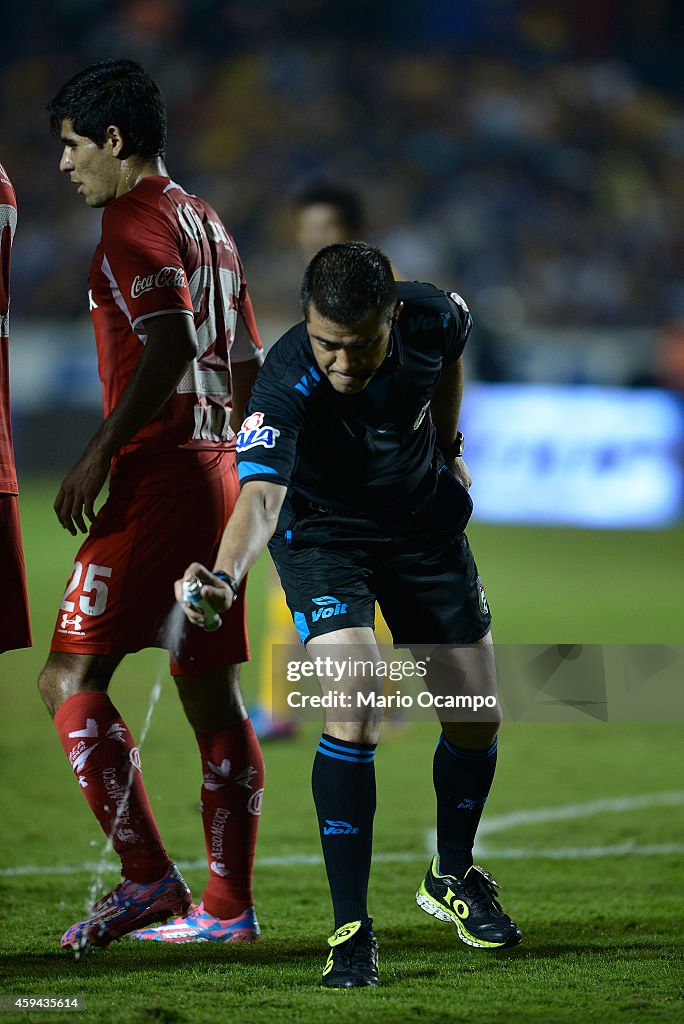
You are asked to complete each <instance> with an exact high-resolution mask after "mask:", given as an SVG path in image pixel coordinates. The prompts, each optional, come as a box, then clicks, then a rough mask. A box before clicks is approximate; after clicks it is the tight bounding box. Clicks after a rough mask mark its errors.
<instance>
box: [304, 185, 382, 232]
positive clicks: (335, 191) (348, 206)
mask: <svg viewBox="0 0 684 1024" xmlns="http://www.w3.org/2000/svg"><path fill="white" fill-rule="evenodd" d="M318 204H323V205H324V206H332V207H334V209H335V210H337V215H338V217H339V219H340V220H341V222H342V224H343V225H344V227H345V229H346V230H347V231H348V232H349V234H350V235H351V236H352V237H354V236H357V237H358V236H359V235H360V234H361V232H362V230H363V226H364V222H365V217H364V211H363V205H362V203H361V199H360V198H359V196H358V195H357V194H356V192H352V190H351V189H349V188H344V187H342V186H340V185H333V184H330V183H329V182H326V181H317V182H314V183H313V184H310V185H307V186H306V188H303V189H301V190H300V191H299V192H298V193H297V194H296V195H295V197H294V202H293V205H294V209H295V211H296V212H298V211H300V210H305V209H306V208H307V206H316V205H318Z"/></svg>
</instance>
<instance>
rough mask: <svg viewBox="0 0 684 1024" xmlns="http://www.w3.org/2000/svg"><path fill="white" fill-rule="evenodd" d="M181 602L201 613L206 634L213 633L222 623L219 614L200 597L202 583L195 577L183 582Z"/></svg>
mask: <svg viewBox="0 0 684 1024" xmlns="http://www.w3.org/2000/svg"><path fill="white" fill-rule="evenodd" d="M183 601H184V602H185V603H186V604H191V605H192V606H193V608H199V610H200V611H201V612H203V614H204V628H205V629H206V631H207V632H208V633H213V632H214V630H215V629H218V628H219V626H220V625H221V623H222V622H223V619H222V618H221V616H220V615H219V613H218V612H217V611H214V609H213V608H212V607H211V605H210V604H209V602H208V601H206V600H205V599H204V598H203V597H202V583H201V581H200V580H198V579H197V577H196V576H193V577H192V579H191V580H183Z"/></svg>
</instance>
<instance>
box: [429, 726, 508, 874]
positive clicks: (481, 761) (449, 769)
mask: <svg viewBox="0 0 684 1024" xmlns="http://www.w3.org/2000/svg"><path fill="white" fill-rule="evenodd" d="M496 751H497V741H496V740H494V742H493V743H492V745H491V746H490V747H488V748H487V749H486V750H466V749H464V748H462V747H455V746H453V745H452V744H451V743H449V742H448V740H447V739H446V738H445V736H444V734H442V736H441V737H440V740H439V743H438V744H437V749H436V750H435V757H434V761H433V781H434V785H435V794H436V796H437V852H438V853H439V870H440V871H441V873H442V874H445V875H447V874H448V875H456V876H457V877H459V878H463V877H464V875H465V873H466V871H467V870H468V868H469V867H471V865H472V863H473V844H474V842H475V833H476V832H477V826H478V825H479V824H480V818H481V817H482V811H483V809H484V805H485V803H486V801H487V797H488V795H489V790H490V789H491V786H492V780H493V779H494V770H495V768H496Z"/></svg>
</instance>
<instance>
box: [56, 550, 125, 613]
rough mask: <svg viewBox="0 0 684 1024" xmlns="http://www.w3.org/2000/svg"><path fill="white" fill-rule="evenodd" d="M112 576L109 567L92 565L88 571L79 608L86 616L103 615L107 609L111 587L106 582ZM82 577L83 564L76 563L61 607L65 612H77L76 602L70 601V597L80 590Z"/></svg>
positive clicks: (79, 600)
mask: <svg viewBox="0 0 684 1024" xmlns="http://www.w3.org/2000/svg"><path fill="white" fill-rule="evenodd" d="M111 575H112V570H111V569H110V568H109V567H108V566H106V565H95V564H94V563H93V562H91V563H90V565H89V566H88V568H87V569H86V572H85V579H84V580H83V586H82V587H81V588H80V589H81V596H80V597H79V599H78V607H79V608H80V610H81V611H82V612H83V614H84V615H102V613H103V611H104V610H105V608H106V607H107V598H108V597H109V587H108V586H107V584H106V583H105V582H104V581H105V579H109V578H110V576H111ZM82 577H83V565H82V564H81V562H74V568H73V572H72V573H71V577H70V579H69V582H68V584H67V588H66V590H65V591H64V597H63V598H62V603H61V605H60V608H61V610H62V611H63V612H73V611H75V610H76V603H75V601H70V600H69V597H70V595H71V594H73V593H74V591H75V590H78V589H79V585H80V583H81V578H82Z"/></svg>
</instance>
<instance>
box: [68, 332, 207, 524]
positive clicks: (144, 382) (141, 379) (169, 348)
mask: <svg viewBox="0 0 684 1024" xmlns="http://www.w3.org/2000/svg"><path fill="white" fill-rule="evenodd" d="M144 330H145V334H146V336H147V340H146V343H145V348H144V350H143V353H142V355H141V357H140V361H139V363H138V365H137V367H136V370H135V373H134V374H133V376H132V377H131V379H130V381H129V382H128V385H127V387H126V390H125V391H124V393H123V395H122V396H121V399H120V401H119V403H118V405H117V406H116V408H115V409H114V410H113V411H112V412H111V413H110V415H109V416H108V417H107V419H106V420H105V421H104V423H103V424H102V426H101V427H100V429H99V430H98V431H97V433H96V434H95V435H94V436H93V438H92V439H91V441H90V443H89V444H88V447H87V448H86V450H85V452H84V453H83V455H82V456H81V458H80V459H79V460H78V462H77V463H76V465H75V466H74V467H73V469H72V470H71V471H70V472H69V473H68V474H67V476H66V477H65V478H64V480H63V482H62V486H61V487H60V489H59V493H58V495H57V498H56V499H55V505H54V508H55V512H56V514H57V518H58V519H59V521H60V523H61V524H62V526H63V527H64V529H65V530H68V531H69V533H70V534H72V535H73V536H76V531H77V528H78V529H79V530H80V531H81V532H82V533H87V532H88V527H87V526H86V523H85V520H84V518H83V516H84V513H85V516H86V517H87V518H88V519H89V520H90V521H91V522H92V521H93V520H94V518H95V510H94V505H95V501H96V499H97V496H98V494H99V493H100V491H101V490H102V486H103V484H104V482H105V480H106V479H107V474H108V473H109V466H110V463H111V460H112V457H113V456H114V455H115V454H116V452H117V451H118V450H119V449H120V448H121V447H122V446H123V445H124V444H126V443H127V442H128V441H130V439H131V438H132V437H133V436H134V435H135V434H137V432H138V431H139V430H140V429H141V428H142V427H144V426H145V424H146V423H148V422H149V420H150V419H152V417H153V416H154V415H155V413H157V412H158V411H159V409H161V407H162V406H163V405H164V403H165V402H166V401H167V400H168V399H169V398H170V397H171V395H172V394H173V393H174V391H175V390H176V388H177V387H178V384H179V382H180V380H181V378H182V377H183V375H184V374H185V372H186V370H187V369H188V366H189V365H190V363H191V362H192V359H193V358H194V356H195V354H196V352H197V336H196V334H195V325H194V322H193V318H192V317H191V316H188V315H187V314H186V313H170V314H168V315H165V316H157V317H149V318H148V319H146V320H145V321H144Z"/></svg>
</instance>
